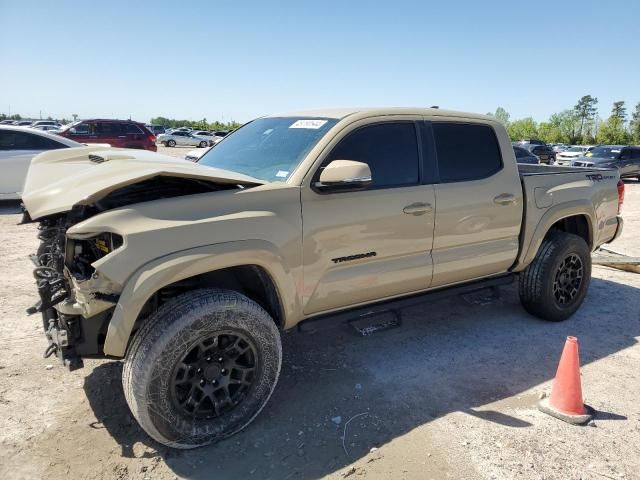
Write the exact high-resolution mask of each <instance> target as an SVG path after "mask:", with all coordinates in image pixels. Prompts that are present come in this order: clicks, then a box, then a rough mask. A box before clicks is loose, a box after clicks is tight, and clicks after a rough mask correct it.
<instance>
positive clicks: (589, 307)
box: [0, 149, 640, 480]
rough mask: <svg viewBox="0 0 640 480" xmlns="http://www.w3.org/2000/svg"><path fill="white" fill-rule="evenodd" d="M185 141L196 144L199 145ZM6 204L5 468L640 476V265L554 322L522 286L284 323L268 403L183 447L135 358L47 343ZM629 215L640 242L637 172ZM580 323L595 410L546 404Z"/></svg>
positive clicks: (630, 187) (609, 277)
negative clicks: (524, 297)
mask: <svg viewBox="0 0 640 480" xmlns="http://www.w3.org/2000/svg"><path fill="white" fill-rule="evenodd" d="M166 150H173V152H171V153H175V154H178V152H181V153H182V154H184V153H186V152H187V151H188V149H166ZM17 210H18V209H17V207H16V205H15V204H0V231H1V232H2V233H1V235H2V239H1V240H2V241H1V242H0V260H1V262H2V272H3V275H2V276H1V277H0V299H1V300H0V315H1V316H2V318H3V322H2V324H1V325H0V338H2V339H3V340H4V348H2V349H1V350H0V442H1V446H2V448H0V478H2V479H5V478H6V479H20V478H29V479H31V478H45V477H46V478H52V479H55V478H63V477H67V478H88V479H111V478H115V479H130V478H136V479H137V478H140V479H146V478H149V479H151V478H153V479H161V480H164V479H173V478H193V479H209V478H216V479H237V478H256V479H258V478H260V479H261V478H273V479H294V478H319V477H325V476H327V477H330V478H344V477H352V478H374V479H376V478H380V479H382V478H385V479H386V478H394V479H395V478H434V479H441V478H465V479H474V478H479V479H490V478H496V479H511V478H513V479H515V478H518V479H520V478H525V479H563V480H564V479H579V478H582V479H586V478H589V479H591V478H593V479H598V478H604V479H606V478H609V479H611V478H614V479H618V478H627V479H634V478H640V406H639V404H638V396H639V394H640V369H639V368H638V365H640V347H639V346H638V338H639V337H640V294H639V293H640V290H639V288H640V275H638V274H633V273H628V272H621V271H617V270H613V269H608V268H604V267H595V268H594V279H593V282H592V284H591V288H590V291H589V294H588V296H587V299H586V302H585V305H584V306H583V307H582V308H581V309H580V311H579V312H578V313H577V314H576V315H575V316H574V317H573V318H572V319H570V320H568V321H566V322H563V323H559V324H551V323H545V322H542V321H540V320H537V319H535V318H533V317H531V316H529V315H527V314H526V313H525V312H524V310H523V309H522V308H521V307H520V305H519V303H518V299H517V292H516V289H515V288H514V286H508V287H504V288H500V289H499V290H498V292H497V295H494V296H491V295H478V294H476V295H473V296H466V297H456V298H451V299H447V300H441V301H437V302H432V303H431V304H428V305H425V306H421V307H414V308H411V309H407V310H405V311H403V312H402V325H401V327H400V328H395V329H392V330H387V331H384V332H379V333H376V334H374V335H371V336H368V337H361V336H358V335H356V334H355V333H354V332H353V331H351V330H350V329H349V328H348V327H338V328H334V329H325V330H321V331H318V332H315V333H313V334H301V333H288V334H285V335H284V338H283V347H284V366H283V370H282V375H281V379H280V383H279V385H278V388H277V389H276V392H275V393H274V395H273V397H272V399H271V401H270V403H269V405H268V406H267V407H266V408H265V410H264V411H263V413H262V414H261V415H260V416H259V417H258V419H257V420H256V421H255V422H254V423H253V424H252V425H251V426H250V427H249V428H247V429H246V430H245V431H243V432H241V433H240V434H238V435H236V436H234V437H232V438H231V439H229V440H227V441H225V442H222V443H220V444H218V445H214V446H211V447H206V448H202V449H198V450H195V451H173V450H169V449H166V448H164V447H162V446H160V445H158V444H157V443H155V442H153V441H152V440H151V439H149V438H148V437H147V436H146V435H145V434H144V432H142V431H141V430H140V428H139V427H138V426H137V424H136V422H135V420H133V418H132V417H131V415H130V414H129V411H128V409H127V406H126V404H125V401H124V397H123V393H122V387H121V384H120V378H119V375H120V372H121V368H122V366H121V363H120V362H113V361H112V362H108V361H102V360H88V361H85V368H84V369H81V370H78V371H76V372H72V373H68V372H66V371H65V370H64V369H63V368H62V367H61V366H60V365H58V364H57V363H56V362H55V361H54V360H52V359H47V360H45V359H43V358H42V352H43V351H44V349H45V346H46V341H45V339H44V336H43V335H42V326H41V325H40V321H39V319H38V318H36V317H35V316H33V317H27V316H26V315H25V314H24V310H25V308H26V307H28V306H30V305H31V304H33V303H34V302H35V301H36V294H35V286H34V281H33V279H32V277H31V274H30V272H31V266H30V263H29V261H28V260H27V254H29V253H31V252H33V251H35V248H36V238H35V227H34V226H33V225H24V226H17V225H16V223H17V222H18V221H19V218H20V217H19V215H18V214H17ZM624 214H625V217H626V226H625V232H624V234H623V236H622V238H621V239H620V240H619V241H618V242H616V243H615V244H614V245H613V247H614V248H617V249H619V250H623V251H625V252H626V253H629V254H632V255H635V256H640V248H639V247H638V246H637V238H638V236H639V234H640V184H638V183H636V182H632V181H630V182H628V183H627V199H626V203H625V206H624ZM567 335H576V336H578V338H579V340H580V347H581V361H582V365H583V367H582V381H583V389H584V392H585V397H586V401H587V403H588V404H590V405H591V406H592V407H594V408H595V409H596V411H597V415H596V418H595V421H594V422H592V423H591V424H590V425H589V426H586V427H576V426H571V425H568V424H565V423H563V422H560V421H558V420H556V419H553V418H551V417H549V416H546V415H544V414H542V413H540V412H539V411H538V410H537V409H536V403H537V401H538V398H539V395H540V394H541V393H542V392H548V391H549V389H550V383H551V379H552V378H553V375H554V374H555V369H556V366H557V361H558V358H559V356H560V352H561V350H562V347H563V344H564V339H565V337H566V336H567Z"/></svg>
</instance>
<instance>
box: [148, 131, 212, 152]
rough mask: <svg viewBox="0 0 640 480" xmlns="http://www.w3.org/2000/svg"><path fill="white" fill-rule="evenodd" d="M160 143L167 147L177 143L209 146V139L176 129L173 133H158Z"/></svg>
mask: <svg viewBox="0 0 640 480" xmlns="http://www.w3.org/2000/svg"><path fill="white" fill-rule="evenodd" d="M156 141H157V142H158V143H161V144H162V145H165V146H167V147H175V146H176V145H186V146H190V147H200V148H205V147H208V146H209V140H208V139H205V138H203V137H196V136H195V135H193V134H191V133H189V132H180V131H175V132H173V133H162V134H160V135H158V137H157V140H156Z"/></svg>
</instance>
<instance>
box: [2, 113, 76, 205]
mask: <svg viewBox="0 0 640 480" xmlns="http://www.w3.org/2000/svg"><path fill="white" fill-rule="evenodd" d="M83 146H84V145H82V144H81V143H78V142H74V141H73V140H69V139H68V138H64V137H59V136H58V135H52V134H50V133H47V132H44V131H42V130H38V129H36V128H29V127H17V126H13V125H0V168H1V170H0V171H1V172H2V174H1V175H0V200H19V199H20V194H21V192H22V186H23V185H24V179H25V177H26V176H27V170H29V164H30V163H31V159H32V158H33V157H34V156H36V155H37V154H39V153H42V152H45V151H47V150H55V149H58V148H72V147H83Z"/></svg>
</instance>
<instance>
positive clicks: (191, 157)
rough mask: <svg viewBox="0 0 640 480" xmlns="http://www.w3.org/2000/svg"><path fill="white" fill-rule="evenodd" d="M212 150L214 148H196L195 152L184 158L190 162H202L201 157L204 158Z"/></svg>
mask: <svg viewBox="0 0 640 480" xmlns="http://www.w3.org/2000/svg"><path fill="white" fill-rule="evenodd" d="M212 148H213V146H211V147H209V148H196V149H195V150H191V151H190V152H188V153H187V154H186V155H185V156H184V159H185V160H188V161H190V162H197V161H198V160H200V157H202V156H203V155H204V154H205V153H207V152H208V151H209V150H211V149H212Z"/></svg>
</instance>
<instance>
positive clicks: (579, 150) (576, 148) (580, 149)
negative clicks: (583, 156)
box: [567, 147, 586, 152]
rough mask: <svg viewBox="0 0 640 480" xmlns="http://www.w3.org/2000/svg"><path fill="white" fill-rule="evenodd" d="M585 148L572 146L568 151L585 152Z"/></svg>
mask: <svg viewBox="0 0 640 480" xmlns="http://www.w3.org/2000/svg"><path fill="white" fill-rule="evenodd" d="M585 150H586V148H585V147H571V148H570V149H569V150H567V152H584V151H585Z"/></svg>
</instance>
